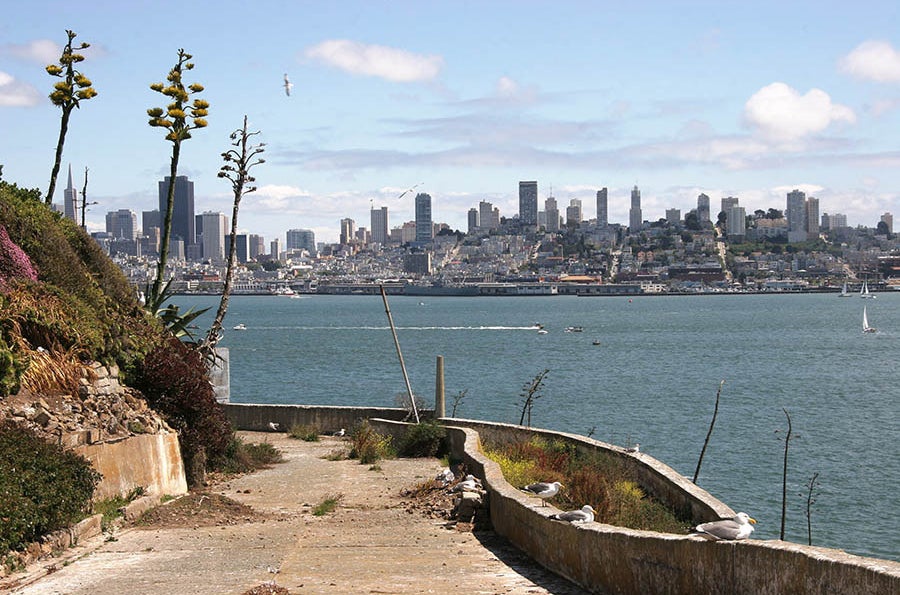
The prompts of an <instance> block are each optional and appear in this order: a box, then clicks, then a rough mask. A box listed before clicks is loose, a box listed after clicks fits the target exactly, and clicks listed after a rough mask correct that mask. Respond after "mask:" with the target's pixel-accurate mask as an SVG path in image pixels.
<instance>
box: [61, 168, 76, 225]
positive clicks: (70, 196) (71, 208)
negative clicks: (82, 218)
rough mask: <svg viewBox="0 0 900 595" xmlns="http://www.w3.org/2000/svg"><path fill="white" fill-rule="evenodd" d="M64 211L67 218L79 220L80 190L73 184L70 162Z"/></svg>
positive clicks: (64, 194) (64, 191)
mask: <svg viewBox="0 0 900 595" xmlns="http://www.w3.org/2000/svg"><path fill="white" fill-rule="evenodd" d="M63 213H64V214H65V216H66V219H71V220H72V221H76V222H77V221H78V190H76V189H75V186H73V185H72V164H71V163H70V164H69V181H68V183H67V184H66V189H65V190H63Z"/></svg>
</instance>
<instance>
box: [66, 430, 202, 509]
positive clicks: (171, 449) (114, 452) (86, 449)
mask: <svg viewBox="0 0 900 595" xmlns="http://www.w3.org/2000/svg"><path fill="white" fill-rule="evenodd" d="M72 450H73V451H74V452H76V453H78V454H80V455H82V456H83V457H84V458H86V459H87V460H88V461H90V462H91V465H93V467H94V469H96V470H97V471H99V472H100V473H101V474H103V479H102V481H101V482H100V485H98V486H97V489H96V490H95V491H94V499H95V500H102V499H104V498H111V497H114V496H124V495H126V494H128V493H129V492H130V491H131V490H132V489H134V488H136V487H142V488H144V489H145V490H146V491H147V492H148V493H149V494H155V495H158V496H165V495H171V496H174V495H178V494H185V493H187V481H186V480H185V476H184V464H183V463H182V460H181V451H180V450H179V448H178V435H177V434H176V433H174V432H168V433H161V434H140V435H136V436H131V437H129V438H124V439H122V440H119V441H116V442H101V443H98V444H87V445H83V446H78V447H76V448H73V449H72Z"/></svg>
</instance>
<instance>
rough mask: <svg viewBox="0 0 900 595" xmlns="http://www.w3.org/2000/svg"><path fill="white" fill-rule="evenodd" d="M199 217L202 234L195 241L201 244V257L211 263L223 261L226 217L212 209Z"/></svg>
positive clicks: (226, 225) (226, 226)
mask: <svg viewBox="0 0 900 595" xmlns="http://www.w3.org/2000/svg"><path fill="white" fill-rule="evenodd" d="M176 188H177V186H176ZM200 217H201V219H202V221H203V234H202V235H201V237H200V241H199V242H197V243H198V244H200V245H202V246H203V258H204V259H208V260H209V261H210V262H213V263H222V262H224V261H225V235H226V232H225V230H226V229H227V228H228V217H226V216H225V215H223V214H222V213H216V212H214V211H206V212H205V213H202V214H201V215H200ZM229 235H230V234H229Z"/></svg>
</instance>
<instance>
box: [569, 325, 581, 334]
mask: <svg viewBox="0 0 900 595" xmlns="http://www.w3.org/2000/svg"><path fill="white" fill-rule="evenodd" d="M583 330H584V327H583V326H567V327H566V332H567V333H580V332H582V331H583Z"/></svg>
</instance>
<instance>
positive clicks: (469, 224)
mask: <svg viewBox="0 0 900 595" xmlns="http://www.w3.org/2000/svg"><path fill="white" fill-rule="evenodd" d="M476 231H478V209H476V208H475V207H472V208H471V209H469V213H468V215H467V216H466V233H469V234H473V233H475V232H476Z"/></svg>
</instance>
